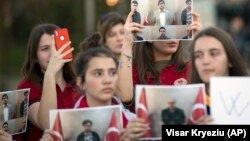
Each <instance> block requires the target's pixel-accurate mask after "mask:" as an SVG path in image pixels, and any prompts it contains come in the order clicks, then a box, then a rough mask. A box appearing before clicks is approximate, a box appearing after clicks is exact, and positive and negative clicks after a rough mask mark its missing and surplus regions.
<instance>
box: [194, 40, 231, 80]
mask: <svg viewBox="0 0 250 141" xmlns="http://www.w3.org/2000/svg"><path fill="white" fill-rule="evenodd" d="M194 57H195V62H194V63H195V67H196V69H197V72H198V74H199V76H200V78H201V80H202V81H203V82H205V83H206V84H208V83H209V78H211V77H212V76H228V74H229V68H230V67H232V65H231V63H230V62H229V60H228V57H227V54H226V52H225V49H224V47H223V45H222V43H221V42H220V41H219V40H217V39H216V38H214V37H210V36H204V37H201V38H199V39H198V40H197V41H196V43H195V45H194Z"/></svg>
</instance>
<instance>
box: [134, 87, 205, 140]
mask: <svg viewBox="0 0 250 141" xmlns="http://www.w3.org/2000/svg"><path fill="white" fill-rule="evenodd" d="M136 114H137V116H138V117H140V118H143V119H144V120H145V121H146V122H148V124H149V125H150V128H149V129H148V132H147V133H146V134H145V135H144V138H145V139H161V133H162V131H161V126H162V125H194V124H196V123H197V120H198V119H199V118H200V117H201V116H204V115H206V105H205V85H204V84H192V85H180V86H152V85H151V86H150V85H136Z"/></svg>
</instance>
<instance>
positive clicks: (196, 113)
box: [187, 88, 206, 125]
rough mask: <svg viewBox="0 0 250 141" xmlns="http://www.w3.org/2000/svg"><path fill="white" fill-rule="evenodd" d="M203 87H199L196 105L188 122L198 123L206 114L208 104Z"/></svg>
mask: <svg viewBox="0 0 250 141" xmlns="http://www.w3.org/2000/svg"><path fill="white" fill-rule="evenodd" d="M204 96H205V95H203V91H202V88H200V89H199V91H198V95H197V96H196V99H195V102H194V106H193V108H192V111H191V115H190V117H189V119H188V122H187V124H191V125H193V124H197V120H198V119H199V118H200V117H202V116H204V115H205V114H206V106H205V100H204Z"/></svg>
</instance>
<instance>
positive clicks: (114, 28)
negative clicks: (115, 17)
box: [109, 23, 123, 33]
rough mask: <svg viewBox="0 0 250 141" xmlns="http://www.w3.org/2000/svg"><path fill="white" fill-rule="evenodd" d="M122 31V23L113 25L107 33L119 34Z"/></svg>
mask: <svg viewBox="0 0 250 141" xmlns="http://www.w3.org/2000/svg"><path fill="white" fill-rule="evenodd" d="M121 30H123V24H122V23H118V24H116V25H114V26H113V27H111V28H110V30H109V32H110V33H111V32H119V31H121Z"/></svg>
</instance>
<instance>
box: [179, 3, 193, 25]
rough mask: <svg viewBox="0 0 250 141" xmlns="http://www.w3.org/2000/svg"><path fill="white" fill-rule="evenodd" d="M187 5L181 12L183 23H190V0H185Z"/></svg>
mask: <svg viewBox="0 0 250 141" xmlns="http://www.w3.org/2000/svg"><path fill="white" fill-rule="evenodd" d="M186 5H187V7H186V8H185V9H184V10H183V11H182V13H181V22H182V24H183V25H189V24H191V23H192V15H191V12H192V7H191V5H192V0H186Z"/></svg>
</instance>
